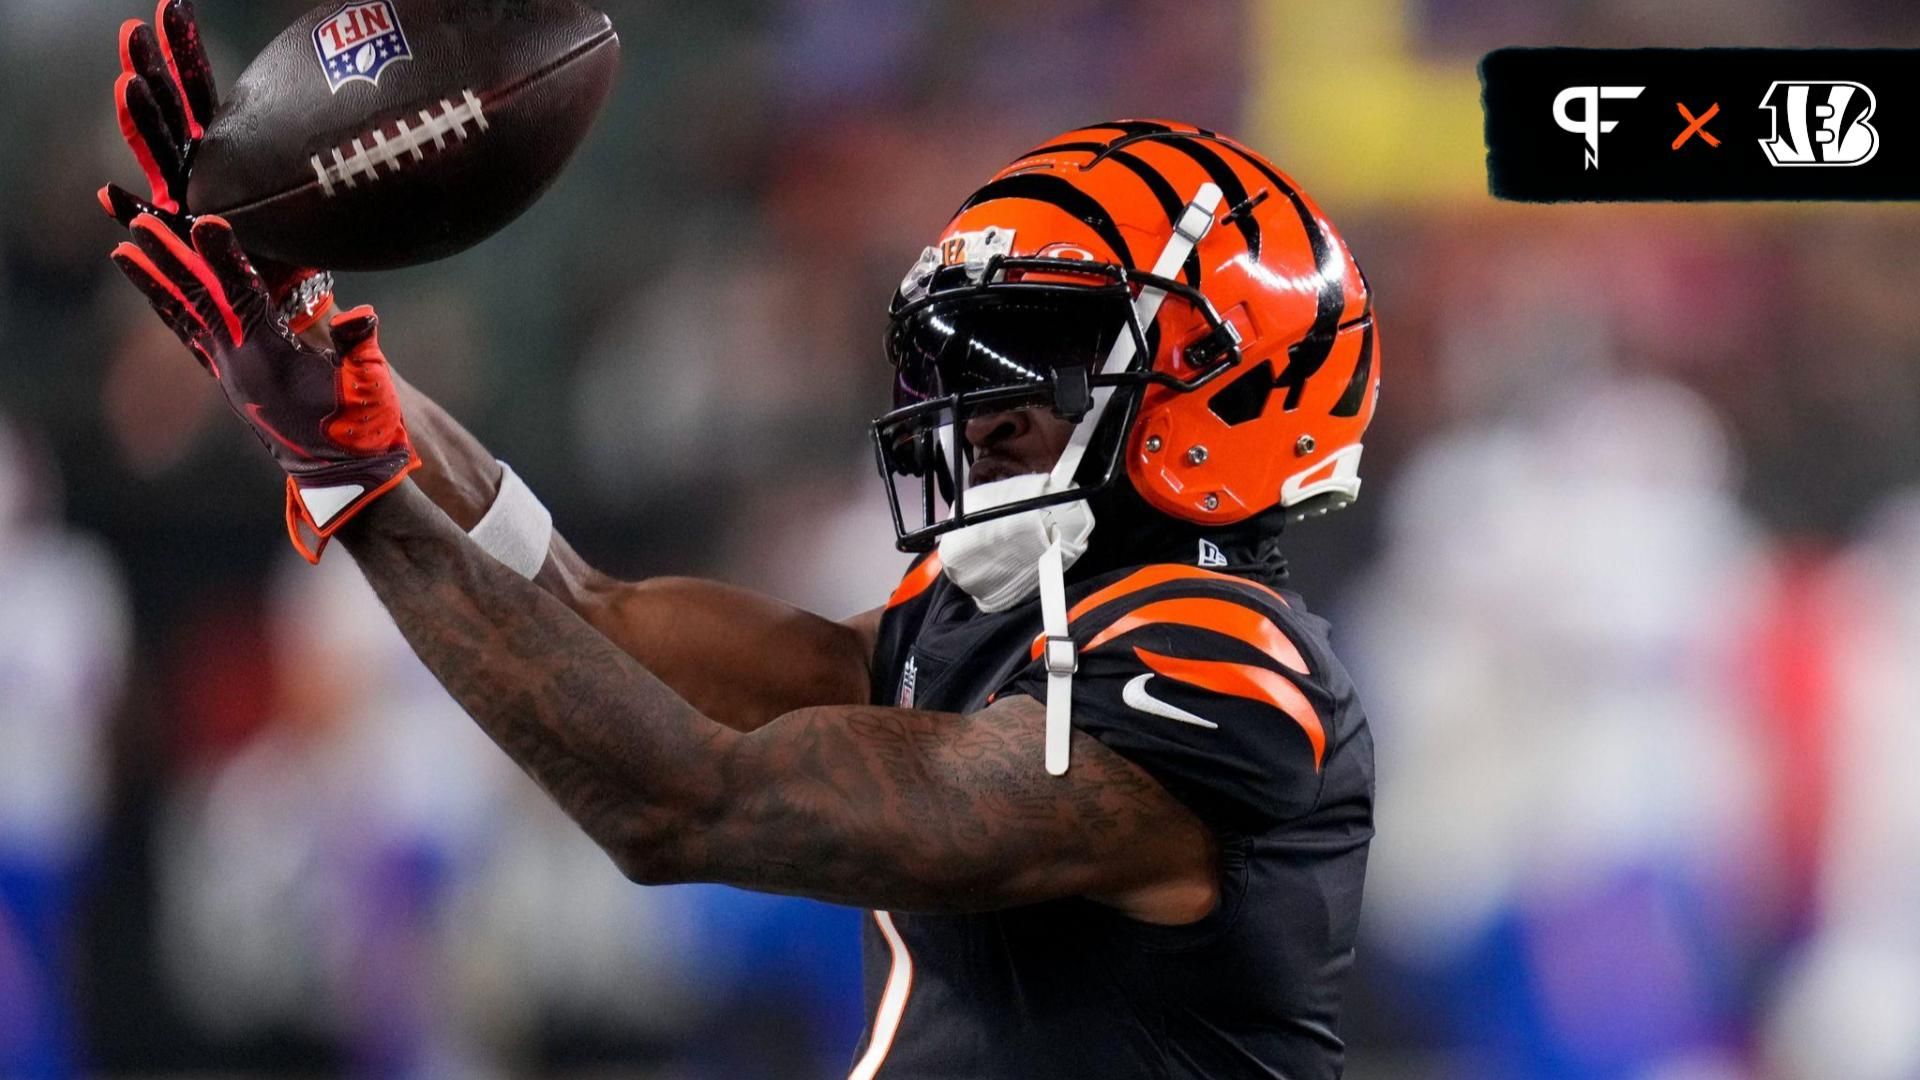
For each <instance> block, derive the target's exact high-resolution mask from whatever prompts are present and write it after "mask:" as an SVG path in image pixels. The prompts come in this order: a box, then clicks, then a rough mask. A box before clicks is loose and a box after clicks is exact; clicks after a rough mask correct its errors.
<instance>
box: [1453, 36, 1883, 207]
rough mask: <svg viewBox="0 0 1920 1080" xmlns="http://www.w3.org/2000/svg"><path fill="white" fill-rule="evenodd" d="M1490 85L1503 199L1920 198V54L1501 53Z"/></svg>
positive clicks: (1494, 160) (1484, 73) (1496, 179)
mask: <svg viewBox="0 0 1920 1080" xmlns="http://www.w3.org/2000/svg"><path fill="white" fill-rule="evenodd" d="M1480 83H1481V94H1482V102H1483V104H1484V106H1485V109H1486V120H1487V127H1486V131H1487V181H1488V187H1489V188H1490V189H1491V190H1492V192H1493V194H1494V195H1495V196H1497V197H1499V198H1502V199H1516V200H1521V201H1525V202H1560V201H1569V200H1573V201H1588V202H1597V201H1611V200H1695V199H1740V200H1748V199H1920V49H1522V48H1513V49H1499V50H1496V51H1494V52H1491V53H1488V54H1487V56H1486V58H1485V59H1483V60H1481V61H1480Z"/></svg>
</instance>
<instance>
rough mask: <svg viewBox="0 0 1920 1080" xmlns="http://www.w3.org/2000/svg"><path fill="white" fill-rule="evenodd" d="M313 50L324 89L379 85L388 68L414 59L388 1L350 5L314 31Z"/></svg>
mask: <svg viewBox="0 0 1920 1080" xmlns="http://www.w3.org/2000/svg"><path fill="white" fill-rule="evenodd" d="M313 48H314V51H315V52H317V53H319V54H320V67H321V68H322V69H323V70H324V71H326V73H327V88H328V89H330V90H332V91H333V92H334V93H336V94H337V93H339V92H340V88H341V87H343V86H345V85H347V84H348V83H350V82H353V81H355V80H359V81H362V82H370V83H373V84H375V85H379V82H380V73H381V72H383V71H385V70H386V69H387V65H389V64H396V63H399V62H400V61H402V60H411V59H413V50H412V49H411V48H410V47H409V46H408V45H407V35H406V31H404V30H402V29H401V28H400V15H399V13H398V12H396V11H394V10H393V5H392V4H391V3H389V2H388V0H364V2H362V3H357V4H354V3H350V4H347V5H346V6H344V7H342V8H341V9H340V10H339V11H336V12H334V13H333V14H332V15H329V16H327V18H326V20H325V21H324V22H322V23H321V24H320V25H319V26H316V27H314V28H313Z"/></svg>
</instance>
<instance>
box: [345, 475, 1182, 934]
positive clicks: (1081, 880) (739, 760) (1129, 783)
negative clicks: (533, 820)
mask: <svg viewBox="0 0 1920 1080" xmlns="http://www.w3.org/2000/svg"><path fill="white" fill-rule="evenodd" d="M343 539H344V540H345V542H346V544H347V546H348V547H349V549H350V550H351V551H352V553H353V555H354V558H355V560H356V561H357V562H358V563H359V564H360V566H361V568H362V570H363V571H364V572H365V573H366V576H367V578H368V580H369V581H370V582H372V584H373V587H374V590H375V591H376V593H378V595H379V596H380V599H381V600H382V602H384V603H385V604H386V606H387V608H388V610H389V611H390V612H391V613H392V614H393V617H394V621H395V622H396V623H397V624H398V625H399V627H400V629H401V631H402V632H403V633H404V634H405V636H406V638H407V640H408V642H410V643H411V644H412V646H413V648H414V650H415V652H417V653H418V654H419V655H420V658H421V659H422V660H423V661H424V662H425V663H426V665H427V667H428V668H429V669H430V670H432V671H433V673H434V674H435V675H436V676H438V677H439V679H440V681H441V682H442V684H443V685H445V686H446V688H447V690H448V692H449V693H451V694H452V695H453V697H454V699H455V700H456V701H458V702H459V703H460V704H461V706H462V707H464V708H465V709H466V710H467V711H468V712H469V713H470V714H471V715H472V716H473V717H474V719H475V721H477V722H478V723H479V725H480V726H481V727H482V728H483V729H484V730H485V731H486V732H487V734H488V735H490V736H491V737H492V738H493V739H494V741H495V742H496V743H498V744H499V745H500V747H501V748H502V749H504V750H505V751H506V752H507V753H508V754H509V755H510V756H511V757H512V758H513V759H514V760H515V761H516V762H517V763H519V765H520V766H521V767H522V768H523V769H525V770H526V771H527V772H528V773H529V774H530V775H531V776H532V777H533V778H534V779H535V780H536V781H538V782H539V783H540V784H541V785H542V786H543V787H544V788H545V789H546V790H547V791H548V792H549V793H550V794H551V795H552V797H553V798H554V799H555V801H557V802H558V803H559V804H560V806H561V807H562V809H564V810H565V811H566V812H567V813H568V814H569V815H570V816H571V817H572V818H573V819H574V820H575V821H576V822H578V823H579V824H580V826H581V827H582V828H584V829H585V830H586V831H587V833H588V834H589V835H590V836H592V837H593V838H594V839H595V840H596V841H598V842H599V843H600V844H601V845H602V846H603V847H604V848H606V849H607V850H608V851H609V852H610V853H612V854H613V855H614V857H615V859H616V860H617V861H619V862H620V863H621V865H622V866H623V868H625V869H626V870H627V872H628V873H629V874H630V875H632V876H634V877H636V878H637V879H640V880H648V881H670V880H700V881H716V882H724V883H728V884H734V885H741V886H745V887H750V888H756V889H761V890H767V891H775V892H788V893H796V894H802V895H808V896H814V897H819V898H822V899H827V900H834V901H839V902H844V903H855V904H868V905H875V906H883V907H890V908H896V909H904V910H963V909H979V908H988V907H995V906H1004V905H1007V904H1011V903H1020V902H1025V901H1028V900H1035V899H1044V898H1049V897H1055V896H1067V895H1076V894H1080V893H1093V892H1099V891H1102V890H1110V889H1113V888H1120V887H1125V886H1127V885H1129V884H1135V883H1138V882H1137V881H1136V880H1135V879H1144V878H1145V876H1146V875H1148V874H1150V873H1154V872H1162V871H1163V870H1164V866H1165V864H1166V862H1167V861H1168V860H1169V859H1175V860H1177V859H1180V858H1193V857H1203V858H1210V857H1211V856H1210V855H1209V854H1206V853H1207V852H1208V848H1209V843H1210V841H1209V840H1208V838H1207V835H1206V832H1205V830H1204V829H1203V828H1202V827H1201V826H1200V825H1199V823H1198V822H1197V821H1196V820H1194V819H1193V818H1192V816H1191V814H1189V813H1188V812H1187V811H1186V810H1185V809H1184V808H1182V807H1181V806H1180V805H1179V804H1178V803H1177V802H1175V801H1174V800H1173V799H1172V798H1171V796H1169V795H1168V794H1167V793H1166V792H1165V790H1164V789H1162V788H1161V787H1160V786H1159V785H1158V784H1157V783H1155V782H1154V781H1153V780H1152V779H1151V778H1149V777H1148V776H1147V775H1146V774H1145V773H1143V772H1141V771H1140V770H1139V769H1138V768H1136V767H1135V766H1133V765H1132V764H1130V763H1129V762H1127V761H1125V760H1124V759H1122V758H1120V757H1119V756H1117V755H1115V754H1114V753H1112V752H1111V751H1109V750H1107V749H1106V748H1105V747H1103V746H1101V745H1100V744H1099V743H1098V742H1096V741H1094V740H1093V739H1091V738H1089V737H1087V736H1085V735H1076V737H1075V745H1074V751H1073V752H1074V765H1073V771H1072V772H1070V773H1069V774H1068V776H1067V777H1064V778H1060V777H1052V776H1049V775H1047V773H1046V772H1045V770H1044V768H1043V767H1042V765H1041V762H1042V760H1043V753H1042V743H1043V739H1044V721H1043V717H1042V710H1041V709H1040V707H1039V705H1038V703H1036V702H1034V701H1032V700H1031V699H1028V698H1012V699H1009V700H1006V701H1003V702H1001V703H1000V704H998V705H996V706H994V707H993V708H991V709H989V710H987V711H986V712H983V713H980V714H977V715H974V716H970V717H961V716H954V715H950V714H940V713H922V712H910V711H905V710H898V709H884V708H878V707H851V708H850V707H834V708H820V709H807V710H802V711H800V712H797V713H793V714H790V715H788V716H787V717H784V718H782V719H781V720H778V721H776V722H774V723H773V724H770V725H768V726H767V727H765V728H764V729H762V730H760V731H759V732H757V733H755V734H752V735H742V734H740V733H738V732H735V731H732V730H730V729H728V728H725V727H722V726H721V725H719V724H717V723H714V722H713V721H711V720H709V719H707V718H706V717H704V716H702V715H700V714H699V712H697V711H696V710H695V709H693V708H692V707H691V706H689V705H688V704H687V703H686V702H685V701H684V700H682V699H681V698H680V697H679V696H677V695H676V694H675V693H674V692H673V691H672V690H671V689H669V688H668V687H667V686H666V685H665V684H664V683H662V682H661V681H660V680H659V679H657V678H655V677H654V676H653V675H652V674H650V673H649V672H648V671H646V670H645V669H644V668H643V667H641V666H640V665H639V663H637V662H636V661H635V660H633V659H632V658H631V657H630V656H628V655H627V654H626V653H624V652H622V651H621V650H620V649H619V648H617V647H615V646H614V645H613V644H612V643H611V642H609V641H608V640H607V639H606V638H604V637H602V636H601V635H600V634H599V633H598V632H597V631H595V630H594V629H592V628H591V627H589V626H588V625H587V624H586V623H585V622H583V621H582V620H581V619H580V618H579V617H577V616H576V615H575V614H574V613H573V612H572V611H570V610H569V609H567V608H566V607H565V606H564V605H562V604H561V603H560V602H559V601H557V600H555V599H553V598H552V597H550V596H548V595H546V594H545V593H544V592H542V591H541V590H540V589H538V588H537V587H535V586H533V585H532V584H530V583H528V582H526V581H525V580H523V579H521V578H520V577H518V576H517V575H515V574H514V573H513V572H512V571H510V570H507V569H506V568H505V567H502V566H500V565H499V564H498V563H496V562H495V561H494V560H493V559H492V558H490V557H489V556H487V555H486V554H484V553H483V552H481V551H480V550H479V549H478V548H476V547H475V546H474V545H472V544H471V543H470V542H469V541H468V540H467V539H466V537H465V536H464V535H462V534H461V533H460V532H459V531H458V530H457V529H456V528H455V527H454V526H453V524H452V523H451V522H450V521H448V520H447V519H446V518H445V516H444V515H442V514H441V513H440V512H439V511H438V510H436V509H434V508H433V507H432V506H431V504H429V503H428V502H427V500H426V498H425V497H424V496H423V495H421V494H420V493H419V492H418V491H417V490H415V489H413V488H412V486H411V485H403V487H402V488H401V489H400V490H398V491H396V492H395V493H394V494H392V495H390V496H388V497H387V498H385V499H383V500H381V501H380V502H379V503H376V504H375V505H374V506H373V507H371V508H369V511H368V512H367V513H366V514H364V515H363V516H362V519H361V520H360V521H357V522H355V523H354V525H352V526H350V528H349V530H347V532H346V533H345V534H344V535H343ZM1196 853H1197V854H1196Z"/></svg>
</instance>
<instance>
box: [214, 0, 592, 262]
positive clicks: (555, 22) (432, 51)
mask: <svg viewBox="0 0 1920 1080" xmlns="http://www.w3.org/2000/svg"><path fill="white" fill-rule="evenodd" d="M619 58H620V39H619V36H618V35H616V34H615V33H614V31H613V25H612V23H611V22H610V21H609V20H608V19H607V17H606V16H605V15H603V14H601V13H600V12H598V11H595V10H593V9H592V8H589V7H587V6H586V5H584V4H582V3H580V2H578V0H349V2H347V3H344V4H342V3H339V2H338V0H333V2H330V3H328V4H327V5H325V6H323V7H321V8H318V9H316V10H314V11H313V12H311V13H310V14H308V15H307V16H305V17H304V18H302V19H301V20H300V21H298V22H296V23H294V24H293V25H292V26H290V27H288V28H287V30H286V32H285V33H283V34H281V35H280V36H279V37H278V38H276V39H275V40H274V41H273V43H272V44H270V45H268V46H267V48H266V50H265V51H263V52H262V53H261V54H260V55H259V57H258V58H256V59H255V60H254V62H253V63H252V65H250V66H249V67H248V68H247V70H246V71H245V73H243V74H242V75H241V76H240V79H239V81H238V82H236V83H235V84H234V85H233V88H232V90H231V92H230V93H229V95H228V98H227V101H226V103H225V104H224V105H223V106H222V107H221V109H220V111H219V112H218V113H217V114H216V115H215V116H214V120H213V123H212V124H211V125H210V126H209V127H208V129H207V137H206V141H205V142H203V143H202V144H201V145H200V149H199V152H198V154H197V156H196V157H195V158H194V162H193V177H192V182H191V185H190V187H189V188H188V193H187V205H188V206H190V207H191V208H192V209H193V211H194V212H195V213H197V214H218V215H220V216H222V217H224V218H226V219H227V220H228V221H229V222H231V223H232V224H233V227H234V231H235V232H236V233H237V234H238V235H239V237H240V240H241V243H242V244H244V245H245V246H246V248H247V250H248V251H249V252H251V253H252V254H254V255H256V256H260V257H265V258H269V259H275V260H278V261H280V262H283V263H287V264H289V265H294V266H314V267H321V268H324V269H329V270H390V269H394V268H397V267H402V266H414V265H418V264H420V263H426V262H432V261H433V260H435V259H442V258H445V257H447V256H449V255H452V254H454V253H455V252H458V251H462V250H464V249H466V248H469V247H471V246H473V245H474V244H477V243H479V242H480V241H482V240H484V239H486V238H487V237H489V236H491V235H493V234H494V233H496V232H498V231H499V230H500V229H502V228H504V227H506V225H507V224H508V223H509V222H511V221H512V220H513V219H514V218H516V217H519V216H520V214H521V213H522V212H523V211H525V210H526V209H527V208H528V207H529V206H531V205H533V203H534V201H535V200H536V199H538V198H539V197H540V194H541V193H542V192H543V191H545V190H546V188H547V186H548V185H549V184H551V183H552V182H553V180H554V178H555V177H557V176H558V175H559V173H560V170H561V168H562V167H563V166H564V165H565V164H566V162H567V159H568V158H569V157H571V156H572V154H573V152H574V150H575V149H576V148H577V147H578V146H579V145H580V141H581V139H582V138H584V137H585V135H586V133H587V129H588V128H589V127H590V126H591V125H592V123H593V119H594V117H595V116H596V115H597V114H598V113H599V111H600V107H601V105H602V104H603V103H604V102H605V101H606V98H607V94H608V92H609V91H610V90H611V89H612V87H613V78H614V71H615V69H616V67H617V66H618V64H619Z"/></svg>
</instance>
